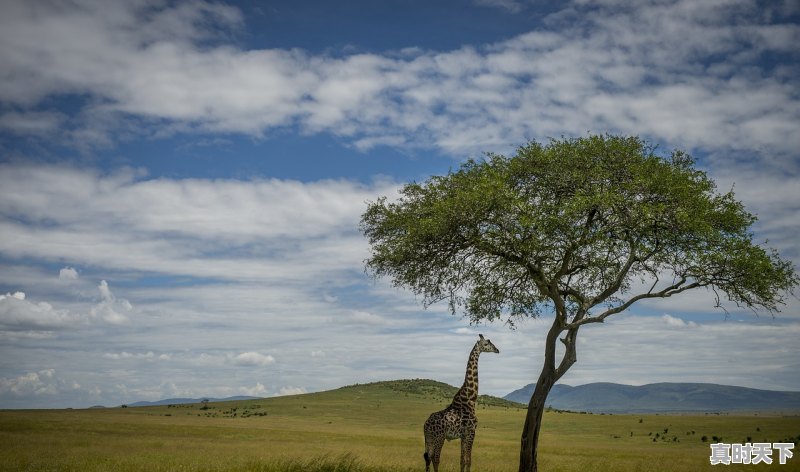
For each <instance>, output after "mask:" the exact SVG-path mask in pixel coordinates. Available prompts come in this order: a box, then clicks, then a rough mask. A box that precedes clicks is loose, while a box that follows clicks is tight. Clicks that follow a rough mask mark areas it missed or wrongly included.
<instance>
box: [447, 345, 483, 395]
mask: <svg viewBox="0 0 800 472" xmlns="http://www.w3.org/2000/svg"><path fill="white" fill-rule="evenodd" d="M480 355H481V351H480V349H479V347H478V344H475V347H474V348H472V352H470V353H469V361H467V373H466V375H465V376H464V385H462V386H461V388H460V389H459V390H458V392H457V393H456V395H455V397H453V402H452V405H454V406H457V407H461V408H468V409H470V410H473V411H474V410H475V402H476V401H477V400H478V357H479V356H480Z"/></svg>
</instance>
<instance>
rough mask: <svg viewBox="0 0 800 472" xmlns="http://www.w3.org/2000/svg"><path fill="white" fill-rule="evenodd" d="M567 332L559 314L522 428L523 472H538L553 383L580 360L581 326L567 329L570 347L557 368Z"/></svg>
mask: <svg viewBox="0 0 800 472" xmlns="http://www.w3.org/2000/svg"><path fill="white" fill-rule="evenodd" d="M563 331H564V325H563V324H562V322H561V321H560V320H559V317H556V319H555V320H554V321H553V325H552V326H551V327H550V331H549V332H548V333H547V339H546V340H545V349H544V352H545V354H544V366H543V367H542V372H541V373H540V374H539V380H537V381H536V388H535V389H534V391H533V395H531V400H530V402H529V403H528V413H527V414H526V415H525V426H524V427H523V428H522V441H521V445H520V450H519V472H536V471H537V464H536V453H537V450H538V447H539V432H540V430H541V427H542V416H543V415H544V410H545V407H546V403H545V402H546V401H547V395H548V394H549V393H550V390H551V389H552V388H553V385H555V383H556V382H557V381H558V379H560V378H561V377H562V376H563V375H564V374H565V373H566V372H567V370H568V369H569V368H570V367H572V364H574V363H575V361H576V360H577V356H576V353H575V341H576V338H577V335H578V328H571V329H568V330H566V331H567V335H566V336H565V337H564V338H563V339H561V341H562V342H563V343H564V346H565V347H566V352H565V353H564V357H563V358H562V360H561V362H560V363H559V365H558V367H556V341H557V340H558V336H559V335H560V334H561V333H562V332H563Z"/></svg>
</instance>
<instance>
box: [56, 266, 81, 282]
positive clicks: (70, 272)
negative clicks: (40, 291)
mask: <svg viewBox="0 0 800 472" xmlns="http://www.w3.org/2000/svg"><path fill="white" fill-rule="evenodd" d="M58 279H59V280H77V279H78V271H77V270H75V269H73V268H72V267H64V268H63V269H61V270H59V271H58Z"/></svg>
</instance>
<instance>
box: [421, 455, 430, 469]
mask: <svg viewBox="0 0 800 472" xmlns="http://www.w3.org/2000/svg"><path fill="white" fill-rule="evenodd" d="M422 457H424V458H425V470H426V471H427V470H428V467H430V465H431V456H430V454H428V451H425V454H423V455H422Z"/></svg>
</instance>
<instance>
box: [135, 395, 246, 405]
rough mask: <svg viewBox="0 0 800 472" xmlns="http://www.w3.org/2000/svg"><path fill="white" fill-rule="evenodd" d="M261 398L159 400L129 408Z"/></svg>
mask: <svg viewBox="0 0 800 472" xmlns="http://www.w3.org/2000/svg"><path fill="white" fill-rule="evenodd" d="M257 398H259V397H245V396H237V397H228V398H208V397H206V398H167V399H165V400H158V401H154V402H136V403H128V404H127V406H129V407H135V406H160V405H182V404H184V403H200V402H202V401H203V400H208V401H209V402H236V401H241V400H255V399H257Z"/></svg>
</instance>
